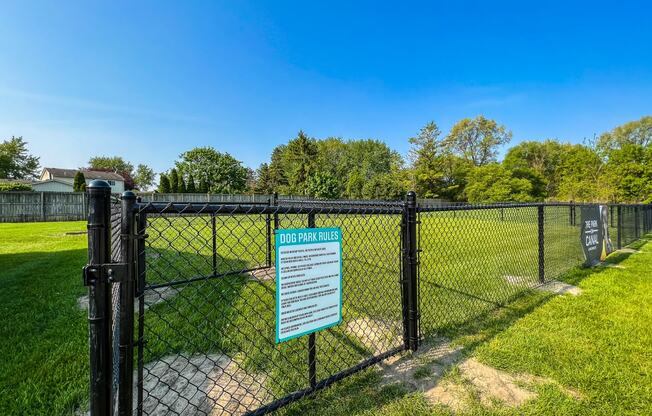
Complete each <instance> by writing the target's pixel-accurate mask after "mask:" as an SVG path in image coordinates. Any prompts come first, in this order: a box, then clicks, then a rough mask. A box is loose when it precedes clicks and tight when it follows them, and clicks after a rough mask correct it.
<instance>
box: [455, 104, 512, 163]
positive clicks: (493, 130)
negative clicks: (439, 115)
mask: <svg viewBox="0 0 652 416" xmlns="http://www.w3.org/2000/svg"><path fill="white" fill-rule="evenodd" d="M511 139H512V132H511V131H509V130H507V128H506V127H505V126H502V125H498V123H496V122H495V121H494V120H491V119H488V118H485V117H484V116H481V115H480V116H477V117H476V118H473V119H471V118H465V119H462V120H460V121H458V122H457V123H456V124H455V125H454V126H453V127H452V128H451V131H450V133H448V136H446V138H445V139H444V141H443V146H444V148H445V149H446V151H447V152H450V153H453V154H456V155H458V156H460V157H462V158H464V159H466V160H468V161H470V162H473V164H474V165H475V166H482V165H486V164H488V163H491V162H495V161H496V154H497V151H498V147H500V146H502V145H503V144H506V143H509V141H510V140H511Z"/></svg>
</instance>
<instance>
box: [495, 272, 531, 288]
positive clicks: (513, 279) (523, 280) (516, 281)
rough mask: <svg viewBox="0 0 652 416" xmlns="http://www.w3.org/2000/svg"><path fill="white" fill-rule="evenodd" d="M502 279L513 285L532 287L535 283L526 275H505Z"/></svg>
mask: <svg viewBox="0 0 652 416" xmlns="http://www.w3.org/2000/svg"><path fill="white" fill-rule="evenodd" d="M503 280H505V281H506V282H507V283H509V284H511V285H514V286H525V287H534V286H536V284H537V283H536V282H535V279H534V278H532V277H527V276H513V275H505V276H503Z"/></svg>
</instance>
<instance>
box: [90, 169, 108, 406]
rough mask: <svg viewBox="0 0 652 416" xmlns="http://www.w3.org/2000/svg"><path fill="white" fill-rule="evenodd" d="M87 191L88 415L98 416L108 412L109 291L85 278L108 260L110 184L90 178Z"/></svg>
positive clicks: (97, 280) (100, 282)
mask: <svg viewBox="0 0 652 416" xmlns="http://www.w3.org/2000/svg"><path fill="white" fill-rule="evenodd" d="M87 192H88V197H89V201H88V205H89V210H88V225H87V228H88V265H87V266H86V267H85V268H84V284H85V285H86V286H88V334H89V358H90V415H91V416H100V415H109V414H111V380H112V378H111V372H112V362H111V290H110V285H109V284H108V282H106V281H104V279H102V278H94V279H88V278H87V276H88V273H87V272H88V271H90V270H93V267H94V266H97V265H101V264H104V263H107V262H108V261H109V260H110V248H111V242H110V238H111V233H110V227H111V223H110V215H111V187H110V186H109V184H108V183H107V182H105V181H101V180H94V181H92V182H91V183H90V184H89V186H88V188H87ZM95 270H96V269H95ZM95 274H96V275H98V274H99V273H95Z"/></svg>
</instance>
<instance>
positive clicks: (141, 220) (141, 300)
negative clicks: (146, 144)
mask: <svg viewBox="0 0 652 416" xmlns="http://www.w3.org/2000/svg"><path fill="white" fill-rule="evenodd" d="M146 231H147V214H145V213H140V214H139V215H138V230H137V232H138V243H137V255H136V258H137V262H138V263H137V264H138V266H137V267H138V287H137V296H138V340H137V346H138V363H137V377H138V381H137V383H138V386H137V389H136V391H137V392H138V396H137V397H136V400H137V402H136V414H137V415H142V414H143V377H144V372H143V365H144V356H143V355H144V352H145V349H144V346H145V339H144V338H145V296H144V293H145V276H146V270H145V267H146V265H147V261H146V258H145V238H146V237H147V234H146Z"/></svg>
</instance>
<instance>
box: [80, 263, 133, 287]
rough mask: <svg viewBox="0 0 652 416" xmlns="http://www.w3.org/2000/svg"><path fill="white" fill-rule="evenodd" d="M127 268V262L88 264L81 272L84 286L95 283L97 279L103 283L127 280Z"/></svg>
mask: <svg viewBox="0 0 652 416" xmlns="http://www.w3.org/2000/svg"><path fill="white" fill-rule="evenodd" d="M127 268H128V264H127V263H107V264H88V265H86V266H84V269H83V272H82V278H83V280H84V286H90V285H92V284H95V282H97V281H98V280H100V281H103V282H104V283H115V282H124V281H126V280H127Z"/></svg>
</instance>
